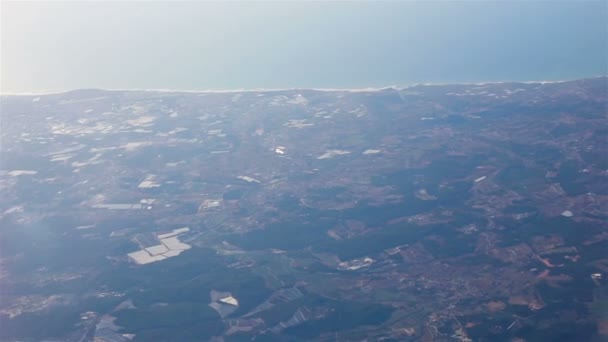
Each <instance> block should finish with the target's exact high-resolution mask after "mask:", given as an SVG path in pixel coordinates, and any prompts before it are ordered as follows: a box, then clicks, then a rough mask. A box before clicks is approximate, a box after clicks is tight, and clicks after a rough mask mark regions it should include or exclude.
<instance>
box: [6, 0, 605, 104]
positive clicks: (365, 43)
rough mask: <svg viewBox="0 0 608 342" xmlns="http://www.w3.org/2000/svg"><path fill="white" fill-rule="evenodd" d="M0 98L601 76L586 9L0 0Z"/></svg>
mask: <svg viewBox="0 0 608 342" xmlns="http://www.w3.org/2000/svg"><path fill="white" fill-rule="evenodd" d="M1 12H2V13H1V19H2V20H1V28H2V32H1V36H2V40H1V46H0V48H1V56H0V57H1V69H0V73H1V84H0V85H1V87H0V91H2V92H44V91H60V90H68V89H75V88H174V89H235V88H284V87H323V88H335V87H342V88H344V87H368V86H369V87H375V86H385V85H407V84H411V83H425V82H479V81H499V80H541V79H546V80H556V79H572V78H580V77H591V76H600V75H605V74H606V72H607V71H606V69H607V60H608V28H607V27H608V26H607V23H608V5H607V2H606V1H597V2H584V1H573V2H550V1H520V2H511V1H510V2H481V1H450V2H431V3H429V2H391V1H389V2H381V3H375V2H374V3H371V2H334V3H327V2H293V1H292V2H254V3H252V2H230V3H213V2H180V3H176V2H141V1H140V2H84V1H79V2H6V1H2V2H1Z"/></svg>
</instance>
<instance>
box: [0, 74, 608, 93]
mask: <svg viewBox="0 0 608 342" xmlns="http://www.w3.org/2000/svg"><path fill="white" fill-rule="evenodd" d="M600 78H606V79H608V75H600V76H591V77H583V78H573V79H563V80H533V81H488V82H483V81H482V82H446V83H441V82H432V83H414V84H410V85H403V86H401V85H387V86H384V87H362V88H304V87H293V88H249V89H247V88H243V89H155V88H150V89H138V88H131V89H129V88H124V89H120V88H116V89H109V88H75V89H68V90H62V91H56V92H40V93H35V92H15V93H8V92H7V93H3V92H1V91H0V96H45V95H61V94H67V93H71V92H77V91H106V92H112V91H118V92H156V93H205V94H229V93H247V92H280V91H293V90H304V91H319V92H353V93H359V92H361V93H364V92H377V91H383V90H397V91H402V90H406V89H409V88H413V87H419V86H424V87H433V86H450V85H476V86H481V85H494V84H509V83H512V84H556V83H568V82H577V81H582V80H593V79H600Z"/></svg>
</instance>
